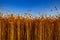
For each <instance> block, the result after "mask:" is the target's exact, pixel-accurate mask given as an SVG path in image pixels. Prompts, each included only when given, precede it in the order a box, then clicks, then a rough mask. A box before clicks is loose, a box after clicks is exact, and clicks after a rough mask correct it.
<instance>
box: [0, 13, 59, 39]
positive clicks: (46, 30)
mask: <svg viewBox="0 0 60 40" xmlns="http://www.w3.org/2000/svg"><path fill="white" fill-rule="evenodd" d="M0 40H60V17H56V18H52V17H46V18H44V17H39V18H37V17H36V18H32V17H31V16H30V17H26V18H24V17H22V16H17V17H16V18H15V17H14V16H13V14H12V15H11V16H7V17H2V16H0Z"/></svg>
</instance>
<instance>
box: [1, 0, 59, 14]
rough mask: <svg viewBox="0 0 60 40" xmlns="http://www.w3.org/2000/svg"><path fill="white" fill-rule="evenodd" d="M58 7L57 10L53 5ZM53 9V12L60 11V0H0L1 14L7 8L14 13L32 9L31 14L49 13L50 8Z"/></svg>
mask: <svg viewBox="0 0 60 40" xmlns="http://www.w3.org/2000/svg"><path fill="white" fill-rule="evenodd" d="M55 6H56V7H57V8H58V12H57V11H55V9H54V7H55ZM51 9H53V10H54V11H53V13H59V12H60V0H0V10H2V13H3V14H6V11H7V10H10V12H11V13H12V12H13V11H14V13H15V14H24V13H26V12H27V10H32V15H39V13H40V14H48V15H49V14H50V13H51V12H50V10H51Z"/></svg>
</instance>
